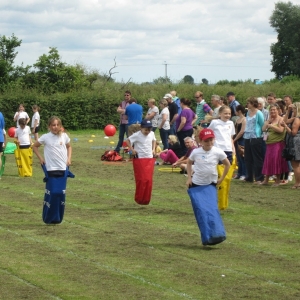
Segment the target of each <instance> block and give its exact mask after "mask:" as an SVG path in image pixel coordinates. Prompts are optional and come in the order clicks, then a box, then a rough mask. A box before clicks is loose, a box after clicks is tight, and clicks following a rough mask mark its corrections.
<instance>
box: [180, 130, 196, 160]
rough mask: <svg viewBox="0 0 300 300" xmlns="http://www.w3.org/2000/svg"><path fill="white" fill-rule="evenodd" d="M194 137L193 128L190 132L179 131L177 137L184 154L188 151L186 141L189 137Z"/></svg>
mask: <svg viewBox="0 0 300 300" xmlns="http://www.w3.org/2000/svg"><path fill="white" fill-rule="evenodd" d="M192 135H193V128H192V129H190V130H185V131H177V137H178V140H179V143H180V146H181V149H182V153H183V154H186V152H187V150H188V149H187V147H186V146H185V144H184V139H185V138H186V137H188V136H189V137H191V136H192Z"/></svg>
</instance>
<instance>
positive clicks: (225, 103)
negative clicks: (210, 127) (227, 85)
mask: <svg viewBox="0 0 300 300" xmlns="http://www.w3.org/2000/svg"><path fill="white" fill-rule="evenodd" d="M220 100H221V101H222V102H223V104H224V105H227V104H228V102H227V99H226V98H225V97H223V96H221V97H220Z"/></svg>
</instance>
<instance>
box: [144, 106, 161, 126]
mask: <svg viewBox="0 0 300 300" xmlns="http://www.w3.org/2000/svg"><path fill="white" fill-rule="evenodd" d="M153 112H154V113H155V116H154V117H153V118H152V119H151V122H152V126H153V127H157V124H158V117H159V110H158V107H157V106H154V107H152V108H149V109H148V112H147V115H150V114H151V113H153Z"/></svg>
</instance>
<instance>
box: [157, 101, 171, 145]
mask: <svg viewBox="0 0 300 300" xmlns="http://www.w3.org/2000/svg"><path fill="white" fill-rule="evenodd" d="M159 106H160V108H161V112H160V114H159V116H158V124H157V128H158V129H159V134H160V138H161V141H162V144H163V146H164V149H168V146H169V145H168V137H169V133H170V112H169V108H168V101H167V100H165V99H162V100H160V102H159Z"/></svg>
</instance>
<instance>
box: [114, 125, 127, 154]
mask: <svg viewBox="0 0 300 300" xmlns="http://www.w3.org/2000/svg"><path fill="white" fill-rule="evenodd" d="M125 133H126V136H127V137H128V125H127V124H120V125H119V142H118V145H117V147H116V149H115V151H117V152H120V148H121V147H123V141H124V135H125Z"/></svg>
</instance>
